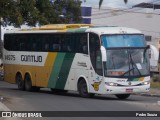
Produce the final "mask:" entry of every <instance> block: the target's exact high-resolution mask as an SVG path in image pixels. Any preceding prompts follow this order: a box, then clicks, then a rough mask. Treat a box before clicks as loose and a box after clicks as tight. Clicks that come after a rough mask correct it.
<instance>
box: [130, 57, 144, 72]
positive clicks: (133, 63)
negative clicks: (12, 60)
mask: <svg viewBox="0 0 160 120" xmlns="http://www.w3.org/2000/svg"><path fill="white" fill-rule="evenodd" d="M129 56H130V59H131V63H132V65H133V68H134V66H135V68H136V69H137V71H138V73H139V75H142V74H141V72H140V70H139V69H138V67H137V65H136V64H135V62H134V61H133V59H132V56H131V54H129Z"/></svg>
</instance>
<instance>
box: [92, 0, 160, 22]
mask: <svg viewBox="0 0 160 120" xmlns="http://www.w3.org/2000/svg"><path fill="white" fill-rule="evenodd" d="M157 1H158V2H160V1H159V0H156V1H152V2H149V3H152V4H153V3H155V2H157ZM92 9H98V8H92ZM132 9H133V7H132V8H127V9H123V10H120V9H119V10H117V9H102V10H107V12H103V13H95V14H92V15H94V16H96V15H97V16H99V15H103V14H104V15H107V14H110V13H111V11H113V12H114V11H115V12H117V11H118V12H123V13H121V14H118V15H122V14H126V12H127V13H141V14H148V13H144V12H136V11H138V10H142V9H144V8H137V9H136V10H134V11H128V10H132ZM108 10H110V11H108ZM152 14H154V15H159V14H158V13H152ZM107 17H113V15H111V16H107ZM99 18H102V17H99ZM99 18H98V17H97V18H92V19H99Z"/></svg>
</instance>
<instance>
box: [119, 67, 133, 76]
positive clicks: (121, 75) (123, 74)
mask: <svg viewBox="0 0 160 120" xmlns="http://www.w3.org/2000/svg"><path fill="white" fill-rule="evenodd" d="M132 70H134V67H133V68H132V69H130V70H128V71H126V72H125V73H123V74H122V75H121V76H120V77H123V76H124V75H125V74H127V73H129V72H131V71H132Z"/></svg>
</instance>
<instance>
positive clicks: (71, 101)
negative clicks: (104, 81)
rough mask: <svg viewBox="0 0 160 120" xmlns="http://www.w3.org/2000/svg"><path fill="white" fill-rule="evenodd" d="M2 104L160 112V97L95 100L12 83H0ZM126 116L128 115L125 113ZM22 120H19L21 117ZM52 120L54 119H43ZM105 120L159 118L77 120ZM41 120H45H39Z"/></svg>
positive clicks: (16, 108) (46, 108)
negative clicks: (22, 88)
mask: <svg viewBox="0 0 160 120" xmlns="http://www.w3.org/2000/svg"><path fill="white" fill-rule="evenodd" d="M0 96H1V97H3V101H1V102H2V103H3V104H4V105H6V106H7V107H8V108H9V109H10V110H12V111H160V104H159V102H160V97H147V96H140V95H131V96H130V97H129V98H128V99H127V100H119V99H117V98H116V97H115V96H114V95H96V96H95V97H94V98H81V97H80V96H79V95H78V93H77V92H72V91H69V92H68V93H66V94H53V93H52V92H51V91H50V90H49V89H46V88H45V89H41V90H40V91H39V92H26V91H20V90H18V89H17V86H16V85H15V84H9V83H6V82H4V81H0ZM126 114H127V112H126ZM21 119H22V118H21ZM25 119H26V118H25ZM45 119H47V120H48V119H52V120H53V118H45ZM55 119H58V120H61V119H68V120H70V119H75V118H74V117H71V118H69V117H67V118H63V117H58V118H54V120H55ZM77 119H78V120H82V119H83V120H84V119H90V120H93V119H94V120H97V119H98V120H101V119H103V120H107V119H113V120H117V119H123V120H124V119H130V120H132V119H140V120H143V119H144V120H151V119H154V120H156V119H157V120H158V118H156V117H154V118H148V117H147V118H145V117H143V118H138V117H136V118H131V117H129V118H126V117H125V118H113V117H112V118H105V117H100V118H93V117H88V118H81V117H78V118H76V120H77ZM40 120H44V118H42V119H40Z"/></svg>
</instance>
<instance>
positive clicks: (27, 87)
mask: <svg viewBox="0 0 160 120" xmlns="http://www.w3.org/2000/svg"><path fill="white" fill-rule="evenodd" d="M24 81H25V90H26V91H32V90H33V87H32V81H31V77H30V75H29V74H26V75H25V78H24Z"/></svg>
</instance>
